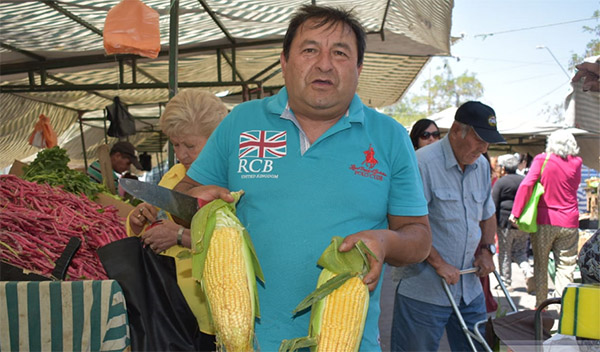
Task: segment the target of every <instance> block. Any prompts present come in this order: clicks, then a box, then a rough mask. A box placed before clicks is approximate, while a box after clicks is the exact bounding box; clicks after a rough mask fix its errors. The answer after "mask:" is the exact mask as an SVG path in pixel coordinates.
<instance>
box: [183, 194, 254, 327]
mask: <svg viewBox="0 0 600 352" xmlns="http://www.w3.org/2000/svg"><path fill="white" fill-rule="evenodd" d="M243 193H244V192H243V191H238V192H232V193H231V195H232V196H233V198H234V199H235V200H234V202H233V203H227V202H225V201H224V200H222V199H216V200H213V201H211V202H210V203H208V204H206V205H204V206H203V207H201V208H200V209H199V210H198V212H197V213H196V214H195V215H194V217H193V218H192V223H191V230H190V232H191V243H192V250H191V255H192V277H194V279H196V281H198V282H200V283H201V282H202V275H203V273H204V264H205V261H206V255H207V253H208V248H209V245H210V240H211V238H212V234H213V231H214V230H215V228H216V227H217V226H228V227H234V228H237V229H238V230H239V231H241V232H242V233H243V239H244V245H245V246H244V247H245V248H244V258H245V260H246V263H247V264H249V265H246V268H247V276H248V281H249V283H250V287H251V288H252V290H251V294H252V297H253V310H254V313H255V317H256V318H260V306H259V300H258V291H257V284H256V279H255V277H256V278H258V279H259V280H261V281H262V282H263V283H264V282H265V279H264V275H263V272H262V269H261V267H260V263H259V262H258V257H257V255H256V251H255V250H254V245H253V244H252V240H251V239H250V235H249V234H248V231H247V230H246V228H245V227H244V226H242V224H241V223H240V221H239V219H238V218H237V216H236V215H235V204H237V202H238V201H239V199H240V197H241V196H242V195H243Z"/></svg>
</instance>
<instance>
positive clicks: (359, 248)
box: [279, 236, 377, 352]
mask: <svg viewBox="0 0 600 352" xmlns="http://www.w3.org/2000/svg"><path fill="white" fill-rule="evenodd" d="M342 241H343V238H342V237H339V236H335V237H333V238H332V241H331V243H330V245H329V246H328V247H327V248H326V249H325V251H324V252H323V254H322V255H321V257H320V258H319V260H318V261H317V264H318V265H319V266H321V267H322V268H323V270H322V272H321V274H320V275H319V279H318V282H317V289H316V290H314V291H313V292H312V293H311V294H309V295H308V296H307V297H306V298H305V299H304V300H302V302H300V303H299V304H298V306H297V307H296V308H295V309H294V311H293V312H292V314H294V315H296V314H298V313H300V312H302V311H304V310H305V309H307V308H308V307H311V317H310V324H309V329H308V336H305V337H299V338H295V339H290V340H283V341H282V343H281V345H280V347H279V351H280V352H287V351H296V350H298V349H300V348H306V347H310V349H311V351H318V348H319V346H318V336H319V333H320V331H321V323H322V317H323V311H324V309H325V300H324V299H323V298H325V297H327V296H328V295H329V294H331V293H332V292H333V291H335V290H336V289H337V288H339V287H341V286H342V285H343V284H344V283H345V282H346V281H348V280H349V279H351V278H353V277H356V276H358V277H359V278H361V279H362V278H363V277H364V275H366V274H367V273H368V272H369V270H370V265H369V260H368V258H367V255H366V253H368V254H369V255H371V256H372V257H373V258H375V259H377V257H376V256H375V254H374V253H373V252H372V251H371V250H370V249H369V248H368V247H367V246H366V245H365V244H364V243H363V242H362V241H359V242H357V243H356V245H355V247H354V248H353V249H351V250H350V251H348V252H340V251H338V248H339V246H340V245H341V243H342ZM365 288H366V285H365ZM363 309H364V312H363V313H364V314H365V317H366V312H367V310H368V309H369V302H368V300H367V301H366V303H365V306H364V307H363ZM363 329H364V320H363V322H362V325H361V328H360V335H361V336H362V332H363ZM359 340H360V339H359Z"/></svg>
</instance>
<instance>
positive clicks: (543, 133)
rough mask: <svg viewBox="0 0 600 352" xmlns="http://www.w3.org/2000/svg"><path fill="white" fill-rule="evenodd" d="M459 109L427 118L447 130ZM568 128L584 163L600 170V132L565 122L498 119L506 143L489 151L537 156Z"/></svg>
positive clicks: (492, 152) (442, 129)
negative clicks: (554, 134)
mask: <svg viewBox="0 0 600 352" xmlns="http://www.w3.org/2000/svg"><path fill="white" fill-rule="evenodd" d="M455 113H456V108H455V107H451V108H447V109H445V110H442V111H440V112H438V113H435V114H433V115H430V116H429V117H427V118H428V119H430V120H433V121H435V123H436V124H437V125H438V128H439V129H440V131H441V132H443V133H447V132H448V130H449V129H450V126H452V122H453V121H454V114H455ZM559 129H567V130H568V131H569V132H571V133H572V134H573V136H575V140H576V141H577V145H578V146H579V149H580V150H579V156H580V157H581V158H582V160H583V163H584V164H585V165H586V166H588V167H590V168H593V169H596V170H599V169H600V162H599V159H598V158H599V157H600V134H598V133H594V132H593V131H586V130H583V129H580V128H575V127H570V126H567V125H565V124H551V123H540V122H539V121H534V120H532V121H514V122H512V123H510V122H507V121H506V120H504V121H503V119H502V118H501V117H499V118H498V132H500V134H501V135H502V136H503V137H504V139H505V140H506V144H492V145H490V147H489V150H490V154H492V155H498V154H504V153H515V152H518V153H529V154H530V155H532V156H535V155H537V154H539V153H542V152H544V150H545V149H546V139H547V137H548V136H549V135H550V134H551V133H552V132H554V131H556V130H559Z"/></svg>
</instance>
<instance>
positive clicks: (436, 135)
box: [419, 131, 440, 139]
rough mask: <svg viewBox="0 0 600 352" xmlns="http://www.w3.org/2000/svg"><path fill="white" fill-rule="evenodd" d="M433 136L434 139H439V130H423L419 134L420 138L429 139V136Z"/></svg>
mask: <svg viewBox="0 0 600 352" xmlns="http://www.w3.org/2000/svg"><path fill="white" fill-rule="evenodd" d="M431 136H433V138H435V139H440V131H435V132H423V133H421V135H420V136H419V137H421V139H429V137H431Z"/></svg>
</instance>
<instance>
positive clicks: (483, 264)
mask: <svg viewBox="0 0 600 352" xmlns="http://www.w3.org/2000/svg"><path fill="white" fill-rule="evenodd" d="M473 266H475V267H478V268H479V271H477V275H478V276H481V277H483V276H487V275H489V273H491V272H492V271H494V270H496V266H495V265H494V260H493V255H492V253H491V252H490V251H488V250H487V249H480V250H479V253H478V254H477V256H476V257H475V261H474V262H473Z"/></svg>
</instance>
